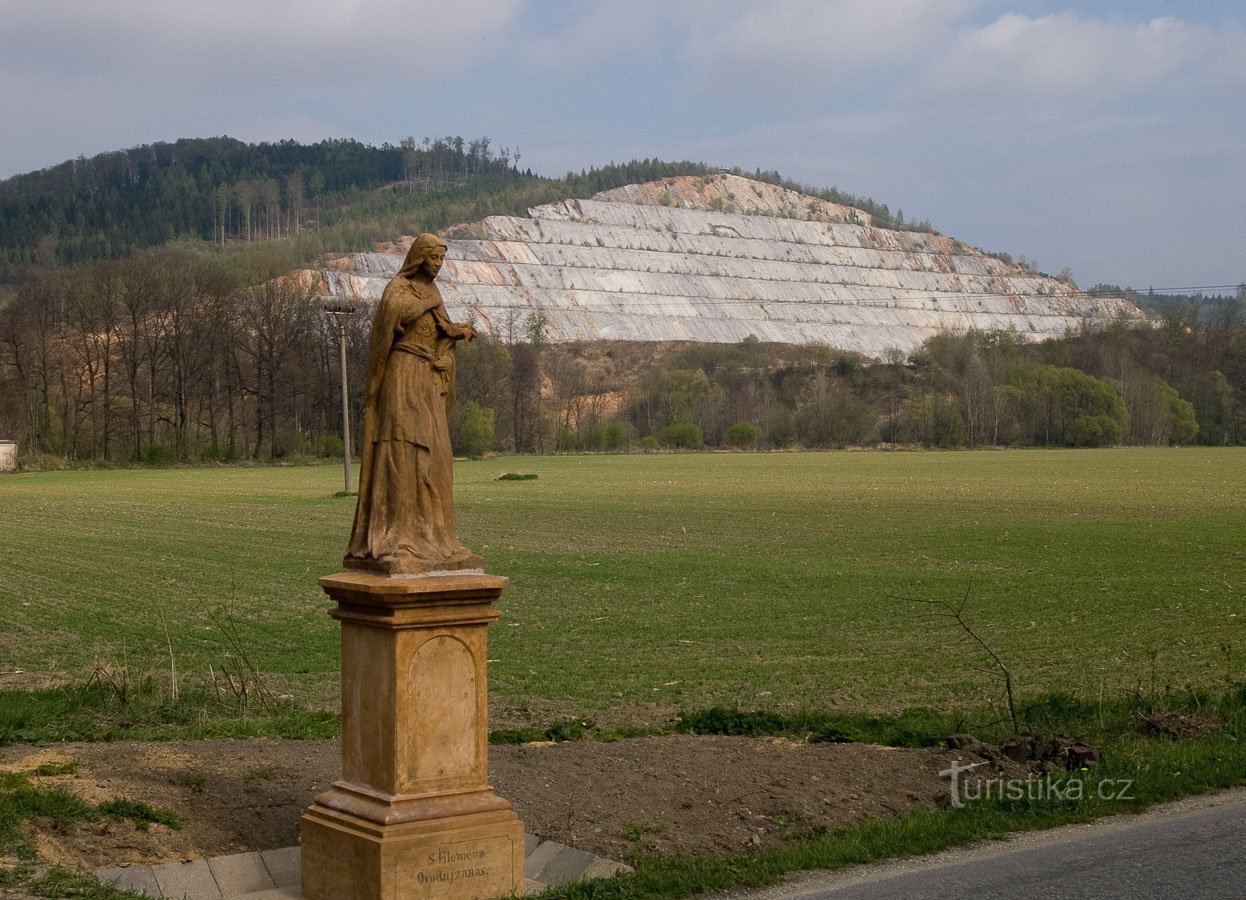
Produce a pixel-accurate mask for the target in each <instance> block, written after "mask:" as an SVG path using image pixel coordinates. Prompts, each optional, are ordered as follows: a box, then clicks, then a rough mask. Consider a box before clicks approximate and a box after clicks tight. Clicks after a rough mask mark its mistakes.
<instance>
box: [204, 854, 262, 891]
mask: <svg viewBox="0 0 1246 900" xmlns="http://www.w3.org/2000/svg"><path fill="white" fill-rule="evenodd" d="M208 868H209V869H211V870H212V877H213V878H215V879H216V887H217V890H219V891H220V892H221V896H222V897H236V896H240V895H242V894H254V893H256V892H258V891H267V890H271V889H272V888H275V887H277V882H275V881H274V880H273V878H272V876H271V875H270V874H268V867H267V866H266V865H264V860H262V859H261V858H260V855H259V854H258V853H234V854H231V855H230V856H217V857H214V858H213V859H209V860H208Z"/></svg>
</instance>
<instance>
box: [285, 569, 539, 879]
mask: <svg viewBox="0 0 1246 900" xmlns="http://www.w3.org/2000/svg"><path fill="white" fill-rule="evenodd" d="M320 584H321V586H322V587H323V588H324V589H325V591H326V592H327V593H328V594H329V596H330V597H332V598H333V599H334V600H336V601H337V608H336V609H334V610H333V611H332V613H331V615H332V616H333V617H334V618H335V619H337V620H338V621H340V622H341V623H342V779H341V780H340V781H338V782H336V783H334V785H333V788H332V789H331V790H329V791H327V792H326V793H324V794H321V795H320V796H319V797H317V798H316V801H315V803H313V804H312V806H311V808H310V809H308V810H307V812H306V813H305V814H304V816H303V820H302V823H301V836H302V845H303V853H302V870H303V871H302V876H303V897H304V898H306V900H424V898H429V900H433V898H435V900H493V898H498V897H510V896H516V897H517V896H521V895H522V894H523V887H524V833H523V825H522V823H521V822H520V821H519V817H518V816H517V815H516V814H515V812H514V810H512V809H511V806H510V804H509V803H507V802H506V801H505V800H503V799H502V798H501V797H498V796H497V795H496V794H495V793H494V792H493V789H492V788H491V787H489V784H488V771H489V744H488V741H489V729H488V713H489V703H488V694H487V683H488V682H487V678H486V672H485V670H486V665H485V664H486V662H487V657H488V651H487V634H488V628H489V623H490V622H493V621H494V620H495V619H497V617H498V616H499V615H500V614H499V613H498V611H497V610H496V609H494V608H493V601H494V600H496V599H497V598H498V596H499V595H500V594H501V593H502V590H503V588H505V586H506V579H505V578H500V577H498V576H496V575H484V574H482V573H461V574H456V575H435V576H428V577H423V578H386V577H384V576H382V575H377V574H371V573H364V572H342V573H339V574H337V575H330V576H326V577H325V578H322V579H320Z"/></svg>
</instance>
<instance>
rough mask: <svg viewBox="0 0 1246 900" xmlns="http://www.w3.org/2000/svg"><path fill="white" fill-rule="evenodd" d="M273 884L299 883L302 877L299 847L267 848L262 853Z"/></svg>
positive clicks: (261, 855) (261, 856)
mask: <svg viewBox="0 0 1246 900" xmlns="http://www.w3.org/2000/svg"><path fill="white" fill-rule="evenodd" d="M260 858H261V859H262V860H264V865H265V866H266V867H267V868H268V874H269V876H270V877H271V878H272V880H273V884H276V885H279V886H285V885H287V884H293V885H297V884H298V883H299V878H300V877H301V870H300V868H299V848H298V847H283V848H281V849H280V850H265V851H264V852H263V853H261V854H260Z"/></svg>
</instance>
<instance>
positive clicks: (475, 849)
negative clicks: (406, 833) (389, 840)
mask: <svg viewBox="0 0 1246 900" xmlns="http://www.w3.org/2000/svg"><path fill="white" fill-rule="evenodd" d="M514 860H515V854H514V846H513V845H512V843H511V839H510V838H508V837H493V838H484V839H483V840H476V841H456V842H454V843H449V844H438V845H434V846H431V847H419V848H412V849H410V850H404V851H403V852H402V853H401V854H399V856H398V867H397V868H398V873H399V876H398V877H399V886H398V896H399V897H400V898H401V900H436V898H442V897H501V896H505V895H507V894H509V893H510V892H511V891H512V890H513V889H514V885H515V884H516V880H515V872H514V871H513V868H514Z"/></svg>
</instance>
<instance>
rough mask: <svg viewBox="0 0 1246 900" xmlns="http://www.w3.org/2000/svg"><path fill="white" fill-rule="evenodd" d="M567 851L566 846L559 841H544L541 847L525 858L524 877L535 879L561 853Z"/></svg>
mask: <svg viewBox="0 0 1246 900" xmlns="http://www.w3.org/2000/svg"><path fill="white" fill-rule="evenodd" d="M565 849H567V845H566V844H560V843H558V842H557V841H543V842H542V843H541V844H540V846H538V847H537V848H536V849H535V850H533V851H532V852H531V853H529V854H528V855H527V856H526V857H524V861H523V873H524V877H526V878H533V879H535V878H536V876H537V873H538V872H540V871H541V870H542V869H544V868H545V866H546V864H547V863H549V861H550V860H551V859H553V858H554V857H555V856H557V855H558V853H559V851H561V850H565Z"/></svg>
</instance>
